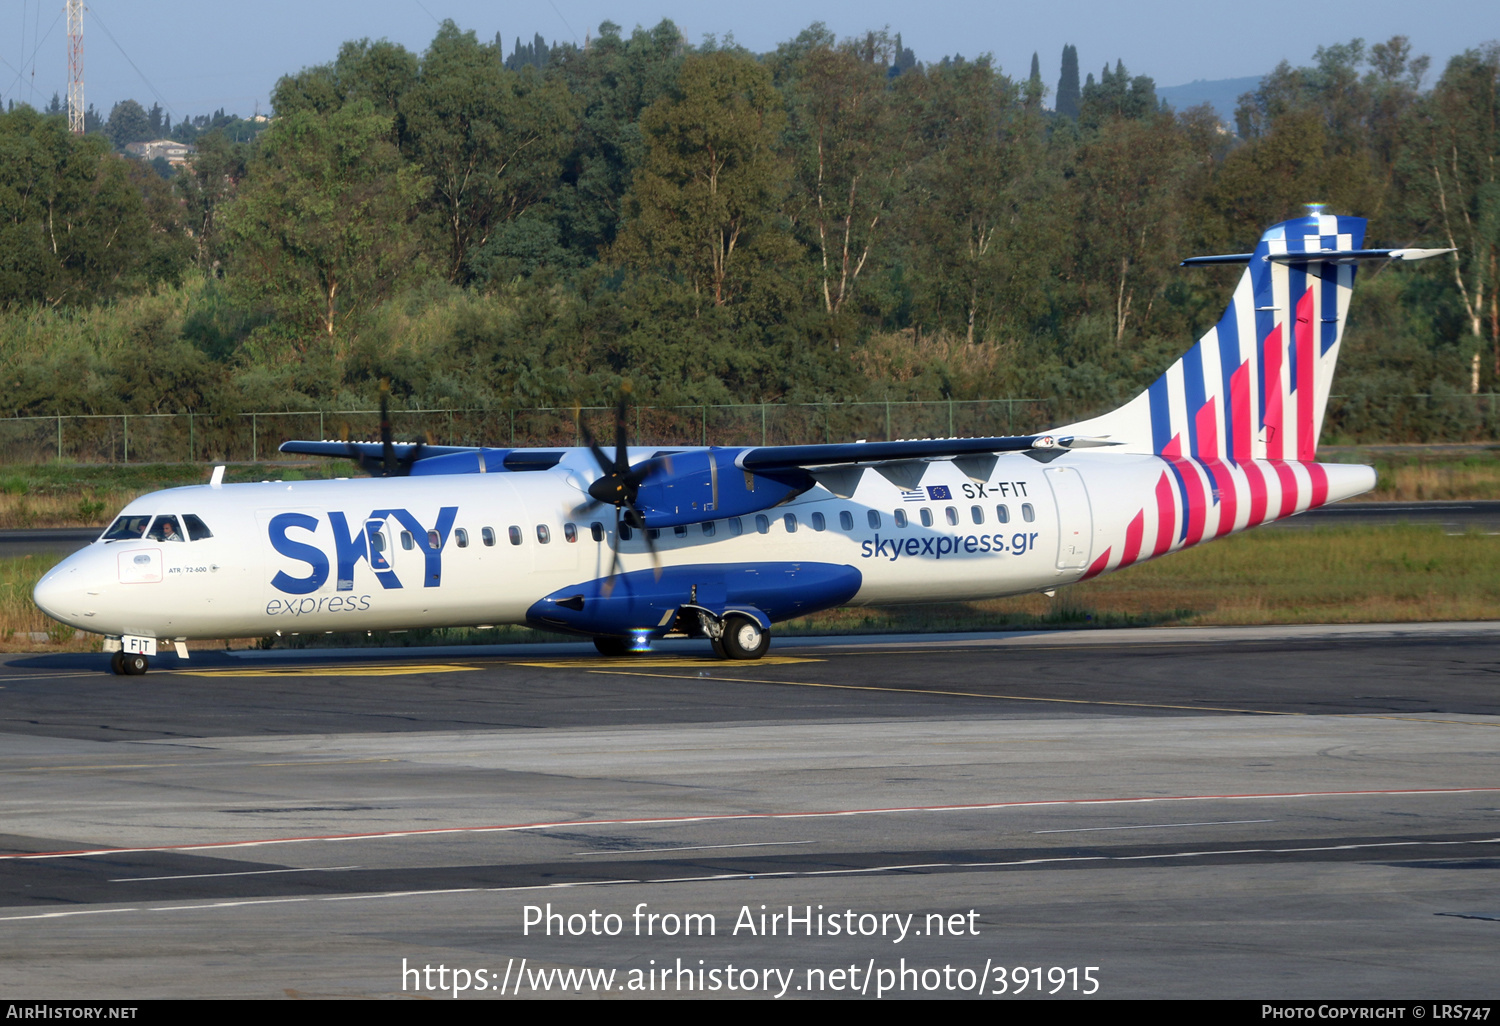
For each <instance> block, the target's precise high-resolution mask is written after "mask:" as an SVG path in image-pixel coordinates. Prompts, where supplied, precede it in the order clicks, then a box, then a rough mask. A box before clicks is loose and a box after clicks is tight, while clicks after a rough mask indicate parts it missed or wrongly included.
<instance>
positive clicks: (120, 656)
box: [109, 652, 125, 677]
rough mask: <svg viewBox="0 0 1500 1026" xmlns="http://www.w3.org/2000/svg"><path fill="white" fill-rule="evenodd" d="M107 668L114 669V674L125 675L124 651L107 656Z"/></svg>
mask: <svg viewBox="0 0 1500 1026" xmlns="http://www.w3.org/2000/svg"><path fill="white" fill-rule="evenodd" d="M109 668H110V669H111V670H112V671H114V674H115V676H117V677H123V676H125V653H124V652H116V653H115V654H114V655H112V656H110V657H109Z"/></svg>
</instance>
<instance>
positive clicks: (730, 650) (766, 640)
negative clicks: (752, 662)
mask: <svg viewBox="0 0 1500 1026" xmlns="http://www.w3.org/2000/svg"><path fill="white" fill-rule="evenodd" d="M713 643H714V652H716V653H717V654H718V655H721V656H723V657H724V658H726V659H759V658H760V657H761V656H763V655H765V654H766V650H767V649H769V648H770V647H771V632H770V631H768V630H766V629H765V628H764V627H762V626H761V625H760V624H758V623H756V622H755V621H754V620H752V619H751V618H750V617H748V616H734V615H730V616H726V617H725V618H724V630H723V632H722V633H721V634H720V635H719V636H718V637H717V638H714V639H713Z"/></svg>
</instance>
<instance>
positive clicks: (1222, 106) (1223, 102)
mask: <svg viewBox="0 0 1500 1026" xmlns="http://www.w3.org/2000/svg"><path fill="white" fill-rule="evenodd" d="M1260 79H1261V76H1259V75H1252V76H1251V77H1249V78H1220V79H1216V80H1214V81H1212V82H1210V81H1207V80H1205V79H1201V78H1200V79H1199V80H1198V81H1196V82H1189V83H1188V84H1187V85H1179V86H1165V87H1163V86H1157V87H1156V95H1157V97H1158V98H1160V99H1163V100H1166V101H1167V102H1168V103H1170V104H1171V105H1172V107H1173V108H1174V109H1175V110H1187V109H1188V108H1189V107H1196V106H1197V105H1198V104H1200V103H1209V104H1212V105H1213V108H1214V110H1215V111H1217V112H1218V115H1219V120H1220V121H1222V122H1224V124H1225V125H1227V126H1229V127H1230V128H1231V129H1232V128H1234V107H1235V104H1236V103H1238V102H1239V99H1240V94H1241V93H1249V92H1254V91H1255V90H1256V89H1257V88H1259V87H1260Z"/></svg>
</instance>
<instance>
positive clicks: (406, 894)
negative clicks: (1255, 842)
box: [0, 837, 1500, 923]
mask: <svg viewBox="0 0 1500 1026" xmlns="http://www.w3.org/2000/svg"><path fill="white" fill-rule="evenodd" d="M1463 844H1500V837H1484V838H1480V839H1478V840H1473V841H1376V842H1372V843H1368V844H1329V845H1316V846H1312V847H1307V848H1229V849H1223V850H1219V851H1212V850H1209V851H1177V852H1161V853H1158V854H1155V855H1071V856H1060V857H1056V858H1036V859H1017V860H1015V861H1010V862H916V863H907V864H903V865H891V866H867V867H864V868H862V869H821V870H813V871H809V872H802V873H798V872H791V871H778V872H774V873H717V874H714V875H712V876H676V877H665V878H662V879H656V880H577V881H572V882H569V883H549V884H525V885H522V886H518V887H447V888H441V889H433V890H426V891H423V890H404V891H384V892H380V893H375V894H334V895H322V896H318V897H305V898H247V899H245V900H242V901H212V902H206V903H201V904H194V905H158V906H155V907H151V908H100V909H72V910H69V911H66V912H40V913H34V914H31V915H20V916H0V923H9V922H17V921H21V920H28V919H64V918H67V917H69V916H87V915H106V914H110V913H115V912H198V911H203V910H205V909H216V908H247V907H251V906H255V905H298V904H306V903H310V902H315V901H387V900H390V899H392V898H431V897H437V896H441V895H449V894H506V893H511V892H515V891H548V890H563V889H567V888H576V887H617V886H619V885H621V884H640V885H643V886H652V885H656V884H680V883H714V882H723V881H730V880H754V879H756V878H757V877H759V878H769V877H775V878H786V877H815V876H865V875H868V874H871V873H909V872H914V871H919V870H924V869H1006V868H1019V867H1023V866H1045V865H1059V864H1062V863H1069V862H1145V861H1153V860H1162V859H1192V858H1213V857H1215V856H1221V855H1296V854H1302V853H1313V852H1323V851H1367V850H1372V849H1376V848H1443V847H1452V846H1453V845H1463Z"/></svg>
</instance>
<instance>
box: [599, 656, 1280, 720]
mask: <svg viewBox="0 0 1500 1026" xmlns="http://www.w3.org/2000/svg"><path fill="white" fill-rule="evenodd" d="M762 661H764V660H762ZM718 665H719V666H720V667H721V668H722V667H723V665H724V664H723V663H719V664H718ZM589 672H590V673H612V674H618V675H619V676H622V677H670V678H678V679H681V680H700V679H702V678H699V677H696V676H694V677H689V676H687V675H686V674H681V673H632V672H631V671H629V670H590V671H589ZM709 679H710V680H712V681H714V682H716V683H720V684H780V685H783V686H785V687H792V688H832V689H834V690H836V691H885V692H890V693H891V694H898V695H941V696H944V697H948V698H988V699H993V700H997V701H1001V702H1053V703H1057V704H1060V705H1112V706H1123V707H1125V708H1129V709H1181V710H1183V711H1185V712H1228V713H1246V714H1249V715H1254V716H1301V715H1303V714H1302V713H1286V712H1276V711H1273V710H1269V709H1237V708H1228V707H1224V706H1215V705H1167V704H1165V703H1162V702H1107V701H1101V700H1099V699H1088V698H1038V697H1036V696H1034V695H986V694H982V693H981V692H977V691H937V690H931V691H929V690H925V689H923V688H877V687H871V686H870V685H868V684H818V683H814V682H812V681H805V680H757V679H754V678H750V677H712V678H709Z"/></svg>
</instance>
